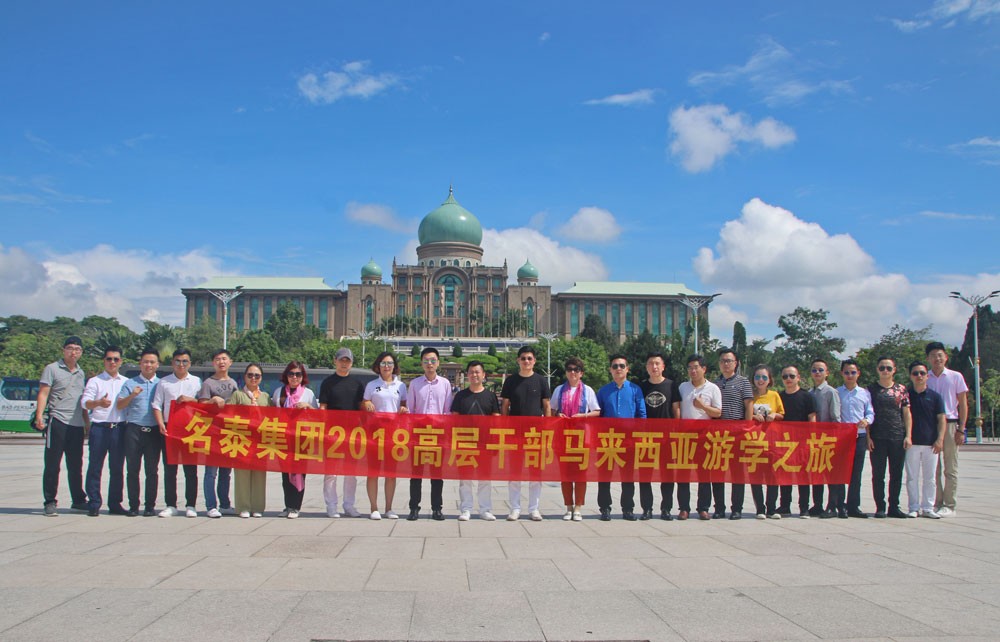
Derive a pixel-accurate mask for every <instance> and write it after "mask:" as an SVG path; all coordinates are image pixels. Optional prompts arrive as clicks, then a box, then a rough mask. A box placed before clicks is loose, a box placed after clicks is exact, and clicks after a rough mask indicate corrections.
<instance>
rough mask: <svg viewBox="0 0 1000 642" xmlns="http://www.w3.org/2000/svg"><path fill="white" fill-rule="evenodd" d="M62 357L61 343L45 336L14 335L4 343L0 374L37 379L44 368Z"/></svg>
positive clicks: (54, 338)
mask: <svg viewBox="0 0 1000 642" xmlns="http://www.w3.org/2000/svg"><path fill="white" fill-rule="evenodd" d="M61 356H62V341H60V340H58V339H57V338H56V337H52V336H48V335H46V334H27V333H24V334H15V335H13V336H11V337H9V338H8V339H7V341H6V342H4V346H3V352H2V353H0V373H3V374H4V375H8V376H13V377H22V378H24V379H37V378H38V377H39V376H41V374H42V370H44V369H45V366H46V365H48V364H50V363H52V362H53V361H55V360H57V359H59V358H61Z"/></svg>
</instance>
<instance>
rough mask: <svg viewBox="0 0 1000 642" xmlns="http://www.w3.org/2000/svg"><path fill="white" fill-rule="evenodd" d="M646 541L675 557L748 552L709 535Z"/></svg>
mask: <svg viewBox="0 0 1000 642" xmlns="http://www.w3.org/2000/svg"><path fill="white" fill-rule="evenodd" d="M646 541H647V542H649V543H650V544H652V545H653V546H655V547H657V548H659V549H660V550H662V551H665V552H667V553H669V554H670V555H673V556H674V557H701V556H712V557H714V556H718V555H727V556H732V555H745V554H746V551H744V550H743V549H740V548H736V547H734V546H730V545H729V544H724V543H722V542H720V541H719V540H717V539H715V538H713V537H710V536H707V535H680V536H677V537H648V538H646Z"/></svg>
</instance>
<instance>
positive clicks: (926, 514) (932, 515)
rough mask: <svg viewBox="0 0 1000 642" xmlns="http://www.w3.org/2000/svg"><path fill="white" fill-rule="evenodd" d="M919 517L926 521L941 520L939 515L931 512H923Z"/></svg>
mask: <svg viewBox="0 0 1000 642" xmlns="http://www.w3.org/2000/svg"><path fill="white" fill-rule="evenodd" d="M920 516H921V517H926V518H928V519H941V513H939V512H936V511H932V510H925V511H923V512H922V513H920Z"/></svg>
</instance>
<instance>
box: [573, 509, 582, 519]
mask: <svg viewBox="0 0 1000 642" xmlns="http://www.w3.org/2000/svg"><path fill="white" fill-rule="evenodd" d="M573 521H574V522H582V521H583V513H581V512H580V511H578V510H575V511H573Z"/></svg>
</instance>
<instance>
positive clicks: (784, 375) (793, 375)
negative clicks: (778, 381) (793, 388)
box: [781, 372, 799, 380]
mask: <svg viewBox="0 0 1000 642" xmlns="http://www.w3.org/2000/svg"><path fill="white" fill-rule="evenodd" d="M797 376H799V375H797V374H792V373H791V372H786V373H784V374H783V375H781V378H782V379H785V380H788V379H794V378H795V377H797Z"/></svg>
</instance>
